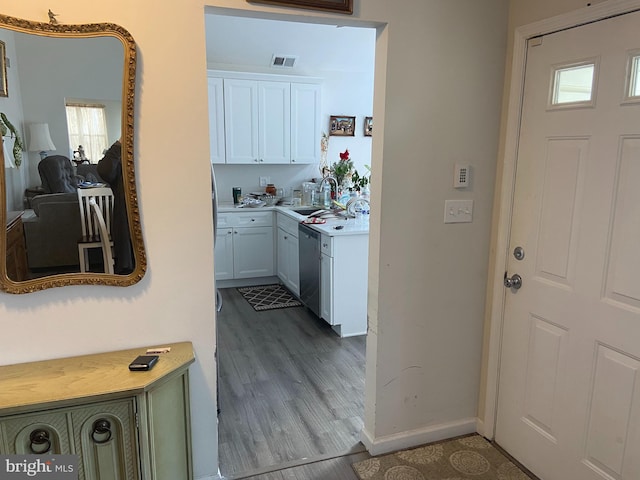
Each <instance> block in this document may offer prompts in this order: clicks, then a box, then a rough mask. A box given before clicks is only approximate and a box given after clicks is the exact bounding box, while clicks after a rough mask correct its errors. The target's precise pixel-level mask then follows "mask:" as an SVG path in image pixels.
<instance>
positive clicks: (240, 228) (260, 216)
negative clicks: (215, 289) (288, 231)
mask: <svg viewBox="0 0 640 480" xmlns="http://www.w3.org/2000/svg"><path fill="white" fill-rule="evenodd" d="M274 257H275V251H274V233H273V213H272V212H271V211H267V212H238V213H236V212H233V213H220V214H219V215H218V233H217V235H216V247H215V251H214V264H215V276H216V280H233V279H242V278H254V277H269V276H272V275H274V271H275V261H274Z"/></svg>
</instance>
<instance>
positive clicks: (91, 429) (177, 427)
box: [0, 342, 195, 480]
mask: <svg viewBox="0 0 640 480" xmlns="http://www.w3.org/2000/svg"><path fill="white" fill-rule="evenodd" d="M169 346H170V347H171V351H170V352H168V353H165V354H162V356H161V358H160V360H159V361H158V363H157V365H156V366H155V367H154V368H153V370H150V371H148V372H130V371H129V370H128V365H129V363H130V362H131V361H132V360H133V359H134V358H135V357H136V356H138V355H141V354H144V353H145V351H146V348H141V349H140V348H138V349H131V350H124V351H118V352H108V353H100V354H94V355H84V356H80V357H70V358H62V359H55V360H49V361H41V362H34V363H23V364H18V365H8V366H2V367H0V453H1V454H3V455H10V454H41V455H50V454H71V455H73V454H75V455H78V459H79V461H78V469H77V474H78V478H79V479H80V480H94V479H95V480H99V479H106V478H113V479H116V478H117V479H127V480H139V479H145V480H146V479H149V480H189V479H192V478H193V469H192V464H191V432H190V425H191V422H190V413H189V383H188V366H189V365H190V364H191V363H193V361H194V360H195V357H194V354H193V347H192V345H191V343H190V342H183V343H176V344H171V345H169Z"/></svg>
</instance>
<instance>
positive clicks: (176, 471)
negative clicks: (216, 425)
mask: <svg viewBox="0 0 640 480" xmlns="http://www.w3.org/2000/svg"><path fill="white" fill-rule="evenodd" d="M188 391H189V384H188V377H187V375H183V376H180V377H176V378H173V379H172V380H170V381H168V382H165V383H164V384H162V385H160V386H158V387H157V388H155V389H153V390H152V391H150V392H149V393H148V394H147V409H148V412H147V413H148V417H149V438H148V441H149V444H150V445H151V446H152V448H151V473H152V478H153V479H154V480H189V479H192V478H193V467H192V465H191V429H190V420H189V396H188Z"/></svg>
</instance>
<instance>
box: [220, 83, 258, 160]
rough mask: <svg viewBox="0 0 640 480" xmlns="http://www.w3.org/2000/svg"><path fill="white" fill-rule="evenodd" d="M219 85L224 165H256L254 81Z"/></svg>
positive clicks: (255, 100)
mask: <svg viewBox="0 0 640 480" xmlns="http://www.w3.org/2000/svg"><path fill="white" fill-rule="evenodd" d="M223 83H224V125H225V143H226V155H227V156H226V158H227V163H258V82H254V81H249V80H237V79H229V78H225V79H224V82H223Z"/></svg>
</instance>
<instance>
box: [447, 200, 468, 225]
mask: <svg viewBox="0 0 640 480" xmlns="http://www.w3.org/2000/svg"><path fill="white" fill-rule="evenodd" d="M472 221H473V200H445V201H444V223H469V222H472Z"/></svg>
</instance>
